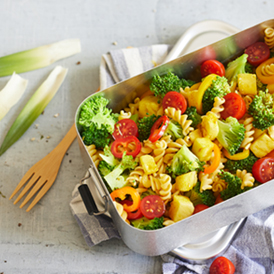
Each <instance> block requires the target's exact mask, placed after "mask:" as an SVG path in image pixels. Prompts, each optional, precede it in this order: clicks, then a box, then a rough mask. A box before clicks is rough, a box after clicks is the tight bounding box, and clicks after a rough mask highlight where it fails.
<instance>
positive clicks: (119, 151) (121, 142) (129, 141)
mask: <svg viewBox="0 0 274 274" xmlns="http://www.w3.org/2000/svg"><path fill="white" fill-rule="evenodd" d="M141 148H142V145H141V142H140V141H139V140H138V139H137V138H136V137H135V136H128V137H125V138H119V139H116V140H115V141H114V142H113V143H112V145H111V148H110V149H111V152H112V154H113V155H114V156H115V157H116V158H120V159H121V158H122V157H123V154H124V152H126V155H132V157H136V156H137V155H138V154H139V152H140V151H141Z"/></svg>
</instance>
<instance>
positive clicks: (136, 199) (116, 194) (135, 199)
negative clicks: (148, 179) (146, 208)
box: [110, 186, 141, 212]
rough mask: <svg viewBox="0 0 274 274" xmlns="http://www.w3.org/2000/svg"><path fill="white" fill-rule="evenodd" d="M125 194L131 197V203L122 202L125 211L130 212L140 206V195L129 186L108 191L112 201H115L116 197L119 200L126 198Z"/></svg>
mask: <svg viewBox="0 0 274 274" xmlns="http://www.w3.org/2000/svg"><path fill="white" fill-rule="evenodd" d="M127 196H130V197H131V200H132V204H129V203H126V202H124V203H123V207H124V209H125V211H126V212H132V211H135V210H137V209H138V208H139V207H140V203H141V197H140V194H139V192H138V191H137V190H136V189H135V188H133V187H131V186H125V187H122V188H119V189H116V190H114V191H113V192H111V193H110V197H111V198H112V200H113V201H116V199H119V200H120V202H121V201H124V200H126V198H127ZM121 203H122V202H121Z"/></svg>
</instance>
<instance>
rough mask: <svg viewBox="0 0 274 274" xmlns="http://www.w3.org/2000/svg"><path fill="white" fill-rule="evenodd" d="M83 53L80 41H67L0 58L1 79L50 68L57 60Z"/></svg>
mask: <svg viewBox="0 0 274 274" xmlns="http://www.w3.org/2000/svg"><path fill="white" fill-rule="evenodd" d="M80 51H81V44H80V40H79V39H67V40H63V41H60V42H57V43H53V44H50V45H45V46H41V47H37V48H34V49H30V50H26V51H21V52H18V53H14V54H10V55H7V56H3V57H0V77H2V76H7V75H11V74H13V72H16V73H22V72H26V71H30V70H35V69H39V68H43V67H46V66H49V65H50V64H52V63H54V62H56V61H57V60H60V59H63V58H66V57H69V56H71V55H74V54H76V53H78V52H80Z"/></svg>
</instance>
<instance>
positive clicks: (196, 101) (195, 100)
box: [188, 74, 217, 114]
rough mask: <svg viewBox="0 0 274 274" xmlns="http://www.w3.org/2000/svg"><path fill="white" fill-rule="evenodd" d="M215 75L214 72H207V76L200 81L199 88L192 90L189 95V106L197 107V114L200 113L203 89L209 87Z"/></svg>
mask: <svg viewBox="0 0 274 274" xmlns="http://www.w3.org/2000/svg"><path fill="white" fill-rule="evenodd" d="M216 77H217V75H216V74H209V75H208V76H206V77H205V78H204V80H203V81H202V83H201V84H200V86H199V88H198V90H197V91H195V92H193V93H192V94H191V95H190V96H189V100H188V103H189V106H193V107H196V108H197V112H198V113H199V114H202V111H203V109H202V100H203V96H204V93H205V91H206V90H207V89H208V88H209V87H210V85H211V83H212V81H213V80H215V79H216Z"/></svg>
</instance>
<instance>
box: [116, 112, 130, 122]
mask: <svg viewBox="0 0 274 274" xmlns="http://www.w3.org/2000/svg"><path fill="white" fill-rule="evenodd" d="M130 117H131V112H130V111H129V112H126V111H123V110H121V111H120V114H119V117H118V120H119V121H120V120H123V119H129V118H130Z"/></svg>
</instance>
